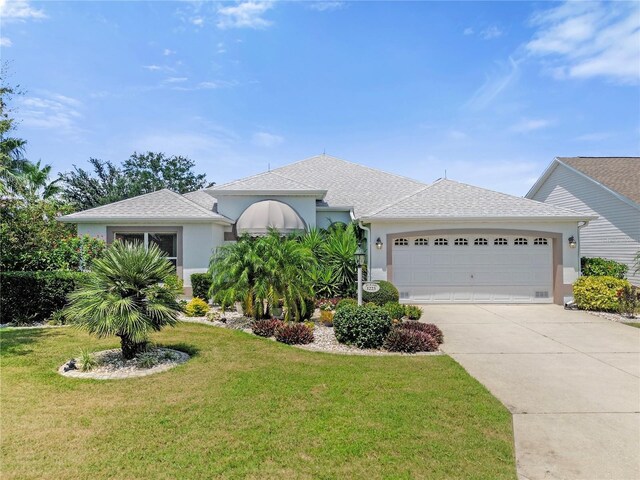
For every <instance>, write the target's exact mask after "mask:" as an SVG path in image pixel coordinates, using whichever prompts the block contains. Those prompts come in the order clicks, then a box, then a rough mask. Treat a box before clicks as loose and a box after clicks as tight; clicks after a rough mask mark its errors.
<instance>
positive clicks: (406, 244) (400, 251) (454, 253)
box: [392, 234, 553, 303]
mask: <svg viewBox="0 0 640 480" xmlns="http://www.w3.org/2000/svg"><path fill="white" fill-rule="evenodd" d="M551 243H552V242H551V239H550V238H542V237H523V236H508V235H482V234H473V235H469V234H466V235H463V234H457V235H435V236H421V237H402V238H396V239H395V240H394V242H393V245H392V249H393V283H394V284H395V285H396V286H397V287H398V290H399V291H400V298H401V299H404V300H410V301H416V302H442V303H447V302H451V303H457V302H460V303H464V302H469V303H482V302H485V303H551V302H552V301H553V266H552V264H553V258H552V250H551Z"/></svg>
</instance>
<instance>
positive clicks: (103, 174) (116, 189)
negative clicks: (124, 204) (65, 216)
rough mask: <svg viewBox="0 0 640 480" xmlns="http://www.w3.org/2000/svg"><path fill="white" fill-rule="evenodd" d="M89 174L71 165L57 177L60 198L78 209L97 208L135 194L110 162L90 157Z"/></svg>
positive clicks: (126, 180) (123, 176)
mask: <svg viewBox="0 0 640 480" xmlns="http://www.w3.org/2000/svg"><path fill="white" fill-rule="evenodd" d="M89 163H90V164H91V166H92V167H93V172H90V171H87V170H84V169H82V168H78V167H76V166H75V165H74V166H73V171H71V172H66V173H63V174H61V175H60V180H61V182H62V197H63V198H64V199H65V200H67V201H68V202H70V203H72V204H73V205H75V206H76V208H78V209H80V210H86V209H88V208H94V207H99V206H101V205H106V204H107V203H112V202H117V201H118V200H124V199H126V198H130V197H133V196H135V195H136V193H135V192H134V190H133V188H132V185H131V182H130V181H129V180H128V179H127V177H126V176H125V175H124V174H123V173H122V171H121V170H120V169H119V168H118V167H117V166H116V165H114V164H113V163H111V162H109V161H106V162H103V161H102V160H98V159H97V158H90V159H89Z"/></svg>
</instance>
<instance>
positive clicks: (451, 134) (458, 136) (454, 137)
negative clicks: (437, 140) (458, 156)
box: [447, 130, 468, 140]
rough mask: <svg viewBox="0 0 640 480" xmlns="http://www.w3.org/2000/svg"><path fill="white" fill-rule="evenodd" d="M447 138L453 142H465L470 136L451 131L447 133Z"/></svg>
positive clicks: (458, 131)
mask: <svg viewBox="0 0 640 480" xmlns="http://www.w3.org/2000/svg"><path fill="white" fill-rule="evenodd" d="M447 137H449V138H450V139H451V140H464V139H465V138H467V137H468V135H467V134H466V133H464V132H461V131H460V130H450V131H449V132H448V133H447Z"/></svg>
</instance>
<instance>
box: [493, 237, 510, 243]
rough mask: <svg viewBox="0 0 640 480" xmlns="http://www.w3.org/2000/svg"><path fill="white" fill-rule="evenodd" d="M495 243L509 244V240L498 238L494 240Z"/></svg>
mask: <svg viewBox="0 0 640 480" xmlns="http://www.w3.org/2000/svg"><path fill="white" fill-rule="evenodd" d="M493 244H494V245H509V242H508V241H507V239H506V238H496V239H495V240H494V241H493Z"/></svg>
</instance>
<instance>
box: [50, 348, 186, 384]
mask: <svg viewBox="0 0 640 480" xmlns="http://www.w3.org/2000/svg"><path fill="white" fill-rule="evenodd" d="M157 351H158V353H160V354H163V353H171V354H172V355H173V356H174V358H173V359H165V360H160V363H159V364H158V365H156V366H154V367H151V368H142V367H138V365H137V364H136V360H122V359H120V360H119V362H117V363H112V361H109V362H108V363H107V364H106V365H99V366H97V367H95V368H94V369H92V370H90V371H88V372H83V371H81V370H80V369H77V370H68V371H65V367H66V366H67V365H68V363H69V362H66V363H64V364H63V365H61V366H60V368H58V373H59V374H60V375H62V376H65V377H70V378H92V379H94V380H122V379H125V378H136V377H146V376H149V375H153V374H155V373H160V372H166V371H167V370H170V369H172V368H173V367H176V366H178V365H180V364H182V363H185V362H186V361H187V360H189V359H190V358H191V357H190V356H189V355H188V354H187V353H185V352H181V351H179V350H173V349H171V348H163V347H160V348H158V349H157ZM93 355H95V356H96V357H98V358H101V359H104V358H105V357H112V358H114V359H115V358H116V356H118V355H121V353H120V349H119V348H114V349H111V350H103V351H101V352H95V353H94V354H93ZM74 360H75V362H76V363H80V362H79V360H78V359H77V358H75V359H74Z"/></svg>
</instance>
